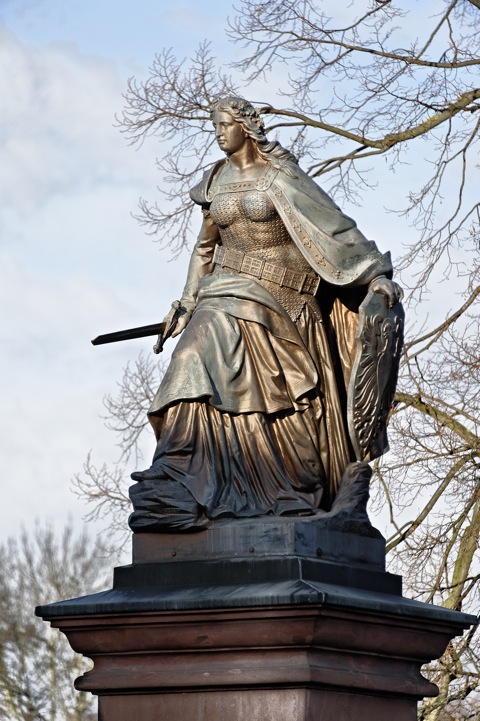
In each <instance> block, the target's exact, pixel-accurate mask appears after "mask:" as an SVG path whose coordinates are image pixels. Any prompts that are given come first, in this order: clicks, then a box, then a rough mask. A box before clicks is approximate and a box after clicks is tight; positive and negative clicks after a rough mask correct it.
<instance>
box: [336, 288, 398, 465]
mask: <svg viewBox="0 0 480 721" xmlns="http://www.w3.org/2000/svg"><path fill="white" fill-rule="evenodd" d="M404 320H405V313H404V310H403V306H402V304H401V303H395V305H394V306H393V307H392V308H390V307H389V305H388V299H387V297H386V296H385V295H384V294H383V293H375V292H373V291H369V292H368V294H367V296H366V298H365V300H364V301H363V303H361V305H360V307H359V319H358V329H357V333H356V338H355V358H354V362H353V367H352V373H351V376H350V382H349V384H348V391H347V421H348V431H349V434H350V440H351V442H352V445H353V449H354V451H355V455H356V457H357V460H358V461H372V460H374V459H375V458H378V457H379V456H381V455H382V454H383V453H385V452H386V451H388V439H387V428H386V426H387V418H388V414H389V412H390V409H391V406H392V402H393V398H394V394H395V388H396V385H397V379H398V369H399V365H400V356H401V353H402V347H403V327H404Z"/></svg>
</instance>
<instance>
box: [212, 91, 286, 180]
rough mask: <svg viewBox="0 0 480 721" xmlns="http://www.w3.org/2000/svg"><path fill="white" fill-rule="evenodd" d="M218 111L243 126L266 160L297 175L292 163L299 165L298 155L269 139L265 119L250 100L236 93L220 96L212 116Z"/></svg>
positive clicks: (215, 103)
mask: <svg viewBox="0 0 480 721" xmlns="http://www.w3.org/2000/svg"><path fill="white" fill-rule="evenodd" d="M217 112H225V113H228V114H229V115H231V116H232V118H233V119H234V120H235V121H236V122H237V123H239V124H240V125H241V126H242V128H243V129H244V131H245V133H246V135H247V136H248V137H249V138H251V139H252V140H253V141H254V142H255V147H256V148H257V151H258V153H259V155H260V156H261V157H262V158H264V160H268V162H269V163H271V164H272V165H273V166H274V167H275V168H278V169H279V170H283V171H284V172H285V173H287V174H288V175H293V176H295V175H296V173H295V170H294V168H292V165H294V166H295V165H298V161H297V159H296V157H295V156H294V155H293V154H292V153H291V152H290V151H289V150H286V149H285V148H284V147H283V146H282V145H280V143H279V142H278V141H277V140H272V141H269V140H268V138H267V136H266V135H265V125H264V124H263V120H262V118H261V117H260V114H259V113H258V111H257V110H256V109H255V108H254V107H253V105H252V104H251V103H249V102H248V100H245V99H244V98H238V97H236V96H235V95H227V96H226V97H224V98H218V99H217V100H216V101H215V102H214V103H213V105H212V110H211V116H212V117H213V115H214V113H217Z"/></svg>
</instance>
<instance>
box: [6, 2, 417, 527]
mask: <svg viewBox="0 0 480 721" xmlns="http://www.w3.org/2000/svg"><path fill="white" fill-rule="evenodd" d="M232 12H233V11H232V6H231V5H230V3H225V2H219V1H218V0H215V1H212V0H209V2H208V3H202V4H200V3H193V2H177V3H171V2H166V0H156V1H154V0H137V2H136V3H132V2H131V0H128V1H127V0H101V1H100V0H70V1H69V2H64V1H63V2H62V0H0V92H1V97H2V112H1V115H0V136H1V138H2V143H1V144H0V169H1V170H0V303H1V306H2V309H3V313H2V317H3V322H2V324H1V327H0V346H1V361H0V363H1V368H0V379H1V381H0V382H1V384H2V387H1V397H2V411H3V412H2V414H1V417H0V435H1V439H2V442H1V450H0V452H1V458H0V463H1V468H2V475H3V479H4V481H3V487H4V488H5V489H6V494H5V496H6V497H5V499H4V503H3V504H2V510H1V511H0V521H1V525H0V540H1V539H2V538H5V537H6V536H8V535H12V534H15V533H16V532H17V531H18V529H19V527H20V525H21V524H23V525H25V526H29V525H31V524H32V523H33V521H34V519H35V518H39V519H40V520H43V519H44V518H46V517H48V518H51V519H53V520H55V521H56V522H58V523H59V524H62V523H63V522H64V521H65V520H66V519H67V517H68V516H71V517H72V518H73V519H74V520H75V521H76V522H78V523H80V522H81V519H82V516H83V514H84V513H85V511H86V508H85V506H83V505H82V503H81V502H80V501H79V500H78V499H77V498H76V497H75V496H74V495H73V494H72V492H71V490H70V480H71V478H72V476H73V475H74V474H75V473H76V472H78V471H80V470H81V468H82V464H83V461H84V460H85V458H86V455H87V453H88V451H89V450H90V449H93V452H94V460H96V462H97V463H101V462H103V461H106V462H111V461H114V460H116V458H117V451H118V449H117V448H116V447H115V442H116V440H115V437H114V435H112V433H111V432H109V431H107V430H106V429H105V428H104V426H103V422H102V420H101V417H100V416H101V414H102V412H103V407H102V397H103V396H104V395H105V394H107V393H114V392H115V384H116V381H117V380H120V378H121V375H122V368H123V367H124V366H125V364H126V363H127V362H128V361H129V360H134V359H135V358H136V357H137V355H138V353H139V351H140V350H141V349H142V348H143V349H145V351H146V352H148V351H149V349H150V345H151V344H150V341H149V340H147V341H134V342H131V343H126V344H119V345H115V346H105V347H102V348H95V349H94V348H92V346H91V345H90V339H91V338H93V337H94V336H96V335H98V334H99V333H103V332H107V331H111V330H115V329H120V328H125V327H130V326H135V325H143V324H146V323H152V322H155V321H159V320H161V318H162V317H163V315H164V314H165V312H166V311H167V310H168V308H169V306H170V303H171V301H172V300H173V299H175V298H176V297H179V295H180V293H181V288H182V286H183V281H184V276H185V270H186V264H187V262H188V258H187V257H186V254H184V255H183V256H181V257H180V258H179V259H177V260H175V261H172V260H171V254H170V252H169V251H168V250H164V251H160V250H159V247H158V246H157V245H155V244H154V243H152V241H151V239H150V238H149V237H147V236H146V235H145V234H144V232H143V230H142V228H141V227H140V226H139V225H138V224H137V222H136V221H135V220H134V219H133V218H132V216H131V213H132V211H135V209H136V205H137V201H138V198H139V197H146V198H148V199H154V197H155V188H156V186H157V185H158V183H159V182H160V178H159V176H158V174H157V172H156V170H155V163H154V159H155V153H156V149H155V142H154V141H153V140H152V141H150V142H148V143H146V144H145V145H144V146H143V147H142V148H141V149H139V150H135V149H133V148H132V147H130V146H128V145H127V143H126V142H125V139H124V138H123V137H122V136H121V134H120V133H119V131H118V129H117V128H115V127H114V116H115V114H116V113H119V112H120V111H121V110H122V105H123V100H122V93H123V92H125V89H126V83H127V79H128V77H130V76H132V75H134V76H136V77H137V78H141V77H142V76H144V75H145V74H146V72H147V68H148V66H149V65H150V63H151V62H152V60H153V58H154V55H155V53H157V52H159V51H160V50H161V49H162V48H164V47H173V48H174V51H175V53H176V54H177V56H178V57H183V56H189V55H190V54H191V53H192V52H193V51H194V50H195V47H196V46H197V45H198V43H199V42H200V41H201V40H203V39H204V38H206V39H210V40H212V42H213V47H214V52H215V54H216V55H217V57H219V58H220V59H221V60H222V61H224V59H225V60H227V59H231V58H232V57H233V56H234V54H235V53H236V52H238V48H236V47H233V48H232V46H231V45H230V43H229V42H228V40H227V39H226V37H225V34H224V28H225V21H226V17H227V15H228V14H229V13H232ZM272 88H273V85H272V84H269V86H265V87H264V88H263V89H262V88H261V87H260V88H258V89H257V91H256V95H257V97H260V94H261V93H262V92H263V93H264V96H263V98H264V99H271V93H272ZM267 96H268V97H267ZM396 192H397V187H396V186H393V185H392V184H386V185H385V187H384V188H383V189H382V192H381V193H380V192H376V191H375V192H374V194H373V195H372V196H371V198H370V200H367V202H366V204H365V205H364V207H362V208H356V209H355V208H354V209H350V208H346V210H347V212H350V213H351V214H352V215H354V216H355V217H356V218H357V220H358V221H359V224H360V226H361V227H362V228H363V229H366V230H365V232H366V234H367V235H369V237H374V238H383V239H382V242H381V243H380V245H381V247H382V249H384V250H386V249H387V248H389V247H390V248H392V249H393V250H394V251H395V247H397V248H398V247H399V243H400V239H401V238H402V236H403V237H405V233H406V224H405V222H404V221H399V220H396V219H395V221H394V222H392V216H390V215H388V213H386V212H383V211H381V208H382V205H389V204H391V203H389V201H391V199H392V195H394V194H395V193H396ZM372 208H373V209H374V211H373V212H372ZM146 446H147V447H146V448H145V451H146V455H147V460H146V463H145V465H147V461H148V456H149V455H150V453H151V451H152V447H151V440H150V441H149V440H148V439H147V440H146ZM132 470H133V469H132ZM125 483H126V486H128V484H129V481H128V478H126V479H125Z"/></svg>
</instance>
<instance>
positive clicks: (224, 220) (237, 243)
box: [210, 182, 320, 321]
mask: <svg viewBox="0 0 480 721" xmlns="http://www.w3.org/2000/svg"><path fill="white" fill-rule="evenodd" d="M239 185H240V184H238V183H235V184H233V183H231V184H229V185H223V186H222V185H220V184H219V185H217V186H215V185H214V186H213V187H212V196H213V197H212V200H211V204H210V214H211V217H212V220H213V221H214V222H215V224H216V225H217V227H218V230H219V233H220V238H221V240H222V245H223V247H224V248H226V249H234V250H240V251H241V252H242V253H246V254H247V255H251V256H254V257H257V258H262V259H263V260H269V261H270V262H272V263H274V264H276V265H280V266H284V267H287V268H290V269H292V270H295V271H297V272H301V273H311V272H312V269H311V267H310V265H309V264H308V262H307V261H306V260H305V258H304V257H303V255H302V253H301V252H300V251H299V249H298V248H297V246H296V245H295V243H294V242H293V240H292V239H291V237H290V235H289V234H288V232H287V229H286V228H285V226H284V224H283V222H282V220H281V218H280V216H279V215H278V213H277V211H276V209H275V206H274V205H273V203H272V201H271V200H270V198H269V197H268V195H267V194H266V193H264V192H262V191H260V190H257V189H256V188H255V184H254V182H251V183H248V182H244V183H241V187H240V188H239ZM258 282H259V283H261V284H262V285H263V286H264V287H265V288H267V290H269V291H270V293H271V294H272V295H273V297H274V298H275V299H276V300H277V302H278V303H280V304H281V305H282V306H283V307H284V308H285V310H286V311H287V312H288V314H289V315H290V317H291V318H292V320H294V321H295V320H297V318H298V317H299V316H300V314H301V312H302V310H303V308H304V307H305V305H309V306H310V308H311V309H312V311H313V312H314V313H315V315H316V316H317V317H320V309H319V307H318V303H317V301H316V299H315V298H314V297H313V296H306V295H302V294H301V293H298V292H297V291H295V290H292V289H291V288H286V287H282V286H279V285H278V284H276V283H272V282H271V281H268V280H266V279H259V280H258Z"/></svg>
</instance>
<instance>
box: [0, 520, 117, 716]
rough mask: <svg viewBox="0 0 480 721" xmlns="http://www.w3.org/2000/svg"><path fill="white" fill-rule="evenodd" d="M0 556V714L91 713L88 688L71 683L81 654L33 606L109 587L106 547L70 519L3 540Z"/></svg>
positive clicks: (81, 663)
mask: <svg viewBox="0 0 480 721" xmlns="http://www.w3.org/2000/svg"><path fill="white" fill-rule="evenodd" d="M0 558H1V573H0V719H2V721H94V719H96V712H95V708H94V700H93V698H92V696H91V695H90V694H85V693H77V692H75V691H74V690H73V687H72V682H73V680H74V679H75V678H76V677H77V676H80V675H81V674H82V673H84V671H85V670H86V668H85V660H84V659H83V657H82V656H80V655H79V654H75V653H73V651H72V650H71V648H70V646H69V645H68V642H67V640H66V639H65V638H64V637H63V636H62V634H61V633H60V632H59V631H58V630H56V629H52V628H50V626H49V624H47V623H45V622H44V621H42V620H41V619H40V618H36V617H35V616H34V609H35V606H37V605H43V604H47V603H52V602H54V601H58V600H60V599H62V598H72V597H76V596H81V595H85V594H86V593H91V592H93V591H95V590H100V587H101V585H102V584H103V586H104V587H107V586H108V582H109V579H108V574H109V573H110V572H111V565H112V555H111V552H110V551H109V549H107V547H106V546H105V545H104V544H101V543H99V542H97V543H93V542H92V541H90V540H89V538H88V536H87V534H86V533H85V532H84V533H80V534H75V533H74V531H73V528H72V527H71V525H67V526H66V527H65V529H64V530H63V532H62V533H55V531H54V529H53V528H52V527H51V526H48V525H46V526H38V525H37V526H36V527H35V528H34V529H33V530H32V531H31V532H27V531H25V530H24V531H22V533H21V534H20V536H19V538H18V539H14V538H11V539H9V540H8V541H7V542H6V543H5V544H2V545H1V546H0Z"/></svg>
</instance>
